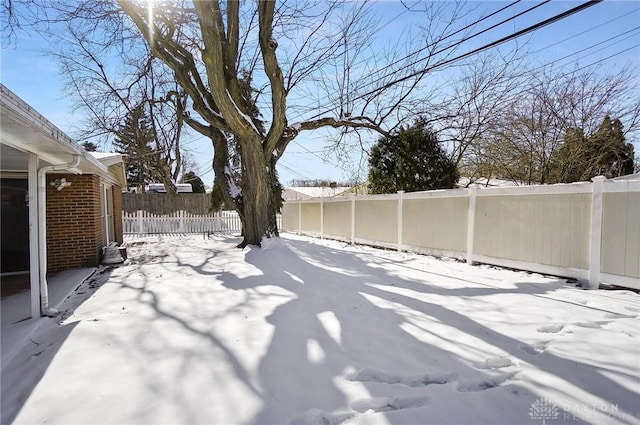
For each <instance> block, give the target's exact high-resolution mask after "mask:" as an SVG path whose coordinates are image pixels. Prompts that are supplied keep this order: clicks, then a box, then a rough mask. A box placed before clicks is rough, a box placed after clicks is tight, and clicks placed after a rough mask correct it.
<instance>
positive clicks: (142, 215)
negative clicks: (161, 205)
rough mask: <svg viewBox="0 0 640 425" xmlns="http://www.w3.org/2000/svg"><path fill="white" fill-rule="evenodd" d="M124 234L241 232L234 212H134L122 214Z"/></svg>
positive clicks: (280, 221)
mask: <svg viewBox="0 0 640 425" xmlns="http://www.w3.org/2000/svg"><path fill="white" fill-rule="evenodd" d="M277 223H278V228H279V229H280V228H281V227H282V216H281V215H280V214H278V216H277ZM122 227H123V233H124V234H137V235H145V234H180V233H226V234H239V233H240V232H241V231H242V223H241V222H240V217H239V216H238V214H237V213H236V212H234V211H222V212H218V213H215V214H210V215H196V214H190V213H188V212H185V211H177V212H175V213H173V214H167V215H156V214H151V213H149V212H147V211H141V210H138V211H136V212H135V213H127V212H124V211H123V212H122Z"/></svg>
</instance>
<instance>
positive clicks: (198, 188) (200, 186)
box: [181, 171, 206, 193]
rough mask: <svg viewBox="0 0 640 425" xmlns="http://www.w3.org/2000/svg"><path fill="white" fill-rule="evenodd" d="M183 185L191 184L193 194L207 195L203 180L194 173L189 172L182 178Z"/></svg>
mask: <svg viewBox="0 0 640 425" xmlns="http://www.w3.org/2000/svg"><path fill="white" fill-rule="evenodd" d="M181 183H191V187H192V189H193V193H205V192H206V189H205V187H204V183H202V179H201V178H200V177H198V176H197V175H196V173H194V172H193V171H189V172H188V173H186V174H185V175H184V176H183V177H182V182H181Z"/></svg>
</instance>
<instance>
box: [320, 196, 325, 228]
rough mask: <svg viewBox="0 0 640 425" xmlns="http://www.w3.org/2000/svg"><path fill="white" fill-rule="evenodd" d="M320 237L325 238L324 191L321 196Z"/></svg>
mask: <svg viewBox="0 0 640 425" xmlns="http://www.w3.org/2000/svg"><path fill="white" fill-rule="evenodd" d="M320 239H324V193H323V194H322V198H320Z"/></svg>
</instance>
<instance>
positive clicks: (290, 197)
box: [282, 187, 350, 201]
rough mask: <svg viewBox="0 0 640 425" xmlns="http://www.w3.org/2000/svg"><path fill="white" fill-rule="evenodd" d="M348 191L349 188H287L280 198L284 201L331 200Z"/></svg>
mask: <svg viewBox="0 0 640 425" xmlns="http://www.w3.org/2000/svg"><path fill="white" fill-rule="evenodd" d="M349 189H350V188H349V187H335V188H334V187H287V188H285V189H284V190H283V191H282V197H283V198H284V200H285V201H295V200H300V199H311V198H331V197H333V196H337V195H339V194H341V193H342V192H344V191H346V190H349Z"/></svg>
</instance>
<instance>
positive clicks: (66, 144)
mask: <svg viewBox="0 0 640 425" xmlns="http://www.w3.org/2000/svg"><path fill="white" fill-rule="evenodd" d="M0 126H1V127H2V133H0V135H1V137H0V142H1V143H0V145H1V146H0V157H1V162H0V169H2V170H3V171H25V170H27V169H28V164H27V161H28V159H27V156H26V155H25V154H24V153H25V152H32V153H34V154H36V155H38V158H39V160H40V166H43V165H60V164H65V163H68V162H70V161H71V159H72V156H73V155H78V156H80V164H79V165H78V167H77V169H76V171H78V172H82V173H87V174H97V175H100V176H101V177H103V178H104V179H105V180H106V181H109V182H110V183H113V184H118V185H123V184H124V185H125V186H126V179H125V175H124V171H122V173H121V172H120V170H119V168H122V169H123V170H124V167H123V166H122V165H121V163H122V157H120V160H119V162H118V160H117V158H116V157H115V155H119V154H110V155H109V157H108V159H107V158H103V159H105V160H106V161H107V162H106V163H103V162H102V161H101V159H99V158H97V157H96V156H93V155H91V154H90V153H89V152H87V151H86V150H84V149H83V148H82V146H80V145H79V144H77V143H76V142H75V141H73V140H72V139H71V138H70V137H69V136H68V135H67V134H65V133H64V132H63V131H62V130H60V129H59V128H58V127H56V126H55V125H53V124H52V123H51V122H50V121H49V120H47V119H46V118H45V117H44V116H43V115H41V114H40V113H39V112H38V111H36V110H35V109H33V108H32V107H31V106H29V105H28V104H27V103H26V102H25V101H24V100H22V99H20V97H18V96H17V95H16V94H14V93H13V92H12V91H11V90H9V89H8V88H6V87H5V86H4V85H2V84H0Z"/></svg>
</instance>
